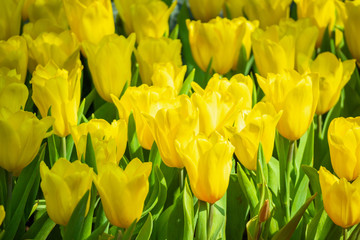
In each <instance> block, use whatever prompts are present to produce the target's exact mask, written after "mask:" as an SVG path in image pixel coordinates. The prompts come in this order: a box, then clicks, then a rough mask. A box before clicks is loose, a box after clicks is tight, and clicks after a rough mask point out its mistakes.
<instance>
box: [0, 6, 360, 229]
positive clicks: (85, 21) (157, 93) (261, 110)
mask: <svg viewBox="0 0 360 240" xmlns="http://www.w3.org/2000/svg"><path fill="white" fill-rule="evenodd" d="M114 3H115V6H116V8H117V10H118V13H119V16H120V20H121V22H122V27H123V32H124V34H125V35H126V36H123V35H118V34H117V33H115V22H114V17H113V9H112V4H111V1H110V0H48V1H43V0H2V1H1V2H0V56H1V57H0V167H1V168H3V169H5V170H6V171H7V172H9V173H11V174H13V175H14V176H15V177H17V176H19V175H20V174H21V172H22V171H23V169H24V168H25V167H26V166H28V165H29V164H30V163H31V162H32V161H33V159H34V158H35V157H36V155H37V154H38V152H39V149H40V146H41V143H42V142H43V140H44V139H46V138H48V137H49V136H51V135H52V134H54V135H56V136H58V137H60V138H62V140H63V141H66V140H65V139H66V138H68V139H69V138H71V139H72V140H73V143H74V145H75V147H76V159H79V160H75V161H69V160H70V159H66V157H67V156H66V151H65V153H64V152H63V153H62V155H61V157H60V158H59V159H57V160H56V162H55V163H54V164H53V165H52V164H49V163H48V162H46V161H42V162H41V164H40V175H41V190H42V193H43V195H44V198H45V201H46V209H47V212H48V215H49V217H50V218H51V219H52V220H53V221H54V222H55V223H57V224H60V225H63V226H66V225H67V224H68V222H69V220H70V218H71V215H72V213H73V211H74V209H75V207H76V206H77V204H78V203H79V201H80V199H81V198H82V197H83V196H84V194H85V193H86V192H87V191H88V190H91V188H92V183H94V186H95V187H96V190H97V192H98V193H99V195H100V198H101V203H102V206H103V209H104V212H105V214H106V217H107V218H108V219H109V221H110V222H111V224H112V225H115V226H118V227H120V228H128V227H130V225H131V224H132V223H133V222H134V221H139V219H140V218H141V216H142V213H143V208H144V203H145V200H146V197H147V196H148V192H149V180H148V178H149V176H150V174H151V172H152V170H153V164H152V163H151V162H148V161H147V160H146V159H145V161H144V162H142V161H143V159H142V160H140V159H138V158H134V159H132V160H131V161H129V163H128V164H127V166H126V168H124V169H123V168H122V167H120V165H121V164H120V162H121V160H122V159H123V158H124V154H125V155H126V151H127V145H129V144H130V143H128V136H129V132H128V129H129V125H130V121H132V120H134V122H135V125H136V136H137V139H138V142H139V144H140V145H141V147H142V148H143V149H145V150H151V149H152V147H153V145H154V144H156V146H157V149H158V151H159V154H160V156H161V159H162V162H163V163H164V164H165V165H166V166H167V167H169V168H178V169H183V168H184V169H186V172H187V176H188V179H189V181H190V186H191V191H192V193H193V194H194V195H195V197H196V198H197V199H199V200H201V201H203V202H208V203H210V204H214V203H216V202H217V201H218V200H220V199H221V198H222V197H223V196H224V195H225V193H226V191H227V189H228V186H229V179H230V174H231V172H232V171H233V172H234V171H235V169H234V159H235V158H236V160H238V161H239V162H240V163H241V164H242V165H243V166H244V167H245V168H246V169H248V170H249V171H256V170H257V167H258V166H259V165H258V164H259V162H258V161H259V160H258V159H259V156H258V149H259V145H260V144H261V146H262V150H263V154H264V158H265V162H267V163H268V162H269V161H270V160H271V158H272V157H273V152H274V141H275V138H276V135H277V132H278V133H279V134H280V135H281V136H282V137H284V138H286V139H288V140H289V141H290V142H291V143H294V142H295V144H296V141H297V140H299V139H300V138H301V137H302V136H303V135H304V134H305V133H306V132H307V131H308V129H309V126H310V125H311V124H312V122H313V119H314V116H315V114H316V115H318V117H319V118H321V116H322V115H324V114H326V113H327V112H328V111H329V110H330V109H332V108H333V107H334V106H335V104H336V103H337V102H338V101H339V99H340V96H341V92H342V89H343V88H344V86H345V85H346V84H347V83H348V81H349V80H350V78H351V76H352V74H353V72H354V70H355V68H356V61H357V63H359V62H360V44H359V43H358V41H357V39H356V37H357V33H358V31H359V27H358V26H360V1H359V0H355V1H346V2H345V3H344V2H342V1H338V0H322V1H313V0H295V1H294V2H293V1H291V0H282V1H281V0H273V1H270V0H262V1H260V0H252V1H239V0H214V1H205V0H189V5H190V11H191V14H192V16H193V17H194V18H195V19H196V20H190V19H186V21H184V22H183V23H182V24H183V25H184V27H185V28H186V29H185V30H186V31H187V35H186V37H187V39H186V41H187V44H188V45H189V46H190V49H191V55H192V58H193V60H194V62H195V63H196V65H197V68H196V70H197V71H199V72H201V71H202V74H204V75H209V77H208V79H206V82H205V84H202V83H201V81H197V79H196V78H195V81H194V82H191V83H184V79H185V76H189V73H190V71H191V70H192V69H190V66H189V65H186V64H188V63H187V62H186V61H185V60H184V58H183V51H184V48H185V47H186V46H185V43H184V42H181V41H180V39H176V38H177V36H175V37H174V38H175V39H174V38H170V37H169V18H170V15H171V13H172V12H173V11H174V9H175V7H176V5H177V1H176V0H175V1H172V2H171V4H170V5H167V4H166V3H165V2H164V1H161V0H114ZM291 4H296V6H297V8H296V9H297V20H294V19H292V18H290V5H291ZM219 15H222V16H224V17H226V18H222V17H219ZM22 22H23V23H25V24H24V25H23V27H21V26H22V25H21V23H22ZM342 30H344V31H342ZM20 32H21V33H22V35H21V36H19V34H20ZM332 32H334V33H335V37H334V41H335V42H334V44H333V47H334V48H339V47H340V46H341V45H344V44H346V45H347V47H348V49H349V51H350V52H351V55H352V57H353V58H354V59H352V60H345V59H344V60H343V61H342V60H341V59H339V58H338V57H337V56H336V55H335V54H334V53H331V52H328V51H324V52H323V51H321V47H322V45H323V43H324V41H329V35H331V34H332ZM343 32H344V34H345V38H343V36H342V33H343ZM345 40H346V42H345ZM81 56H82V57H81ZM183 61H185V63H183ZM241 61H244V62H248V63H251V62H254V63H255V65H256V66H255V65H254V66H253V68H254V71H253V72H252V74H251V75H244V74H242V73H239V72H240V71H239V65H240V64H244V62H241ZM191 67H193V66H191ZM134 69H136V70H135V71H134ZM85 70H89V72H90V73H91V79H92V83H93V85H94V88H95V89H96V92H97V93H98V95H99V96H100V97H101V98H102V99H103V100H105V101H106V102H107V103H105V104H113V105H114V106H115V107H116V109H117V113H114V114H118V115H117V116H118V118H117V119H112V121H111V122H108V121H106V120H104V119H96V118H95V117H96V115H95V116H94V115H93V116H92V117H91V120H88V119H86V117H84V115H82V113H79V107H80V104H81V100H82V99H85V100H88V99H86V98H84V96H83V95H82V94H83V92H82V89H84V86H83V85H84V83H85V80H84V79H83V78H84V76H85V74H84V72H85ZM243 73H245V72H243ZM246 74H248V72H246ZM134 75H135V76H134ZM138 75H139V77H140V79H141V84H139V83H137V82H136V81H133V79H134V78H137V77H138ZM195 76H198V75H195ZM139 82H140V81H139ZM185 84H187V85H188V86H186V85H185ZM190 86H191V87H190ZM87 87H90V86H87ZM184 87H185V88H187V89H185V90H184ZM190 88H191V89H192V90H190ZM262 96H263V98H262V99H260V97H262ZM32 104H34V106H33V105H32ZM90 104H91V103H90ZM115 107H114V111H116V110H115ZM26 110H27V111H26ZM36 111H38V113H39V114H40V115H41V117H40V116H39V115H36V114H35V113H33V112H36ZM38 117H39V118H41V119H39V118H38ZM317 128H319V129H320V131H321V125H320V124H318V126H317ZM89 136H90V137H91V143H92V147H93V150H94V156H95V160H96V168H91V167H89V166H88V165H87V164H86V163H84V159H85V158H86V154H88V152H87V146H88V145H89V144H88V140H89ZM45 141H46V140H45ZM359 141H360V117H357V118H336V119H334V120H333V121H332V122H331V124H330V126H329V130H328V144H329V149H330V157H331V163H332V167H333V169H334V172H335V173H336V175H337V176H338V177H339V178H340V179H339V178H337V177H336V176H334V175H332V174H331V173H330V172H329V171H328V170H326V169H325V168H324V167H320V170H319V179H320V185H321V190H322V198H323V203H324V208H325V210H326V212H327V213H328V215H329V217H330V218H331V219H332V220H333V222H334V223H335V224H337V225H339V226H341V227H343V228H348V227H350V226H353V225H355V224H358V223H360V208H359V207H358V202H359V200H360V180H359V176H360V160H358V159H359V156H357V154H359V153H360V150H358V148H359V146H360V144H359ZM62 144H64V143H62ZM69 154H71V152H70V153H69ZM45 162H46V163H45ZM49 167H50V169H49ZM92 167H93V166H92ZM280 174H285V173H281V172H280ZM257 177H258V176H257ZM352 181H353V182H352ZM287 187H289V186H287ZM281 190H282V191H283V190H284V189H281ZM284 191H285V190H284ZM288 191H290V190H288ZM304 194H305V195H306V193H304ZM89 207H90V195H89V198H88V201H87V207H86V213H87V212H88V210H89ZM271 208H272V207H271ZM4 217H5V212H4V208H3V207H2V206H0V223H1V222H2V220H3V219H4Z"/></svg>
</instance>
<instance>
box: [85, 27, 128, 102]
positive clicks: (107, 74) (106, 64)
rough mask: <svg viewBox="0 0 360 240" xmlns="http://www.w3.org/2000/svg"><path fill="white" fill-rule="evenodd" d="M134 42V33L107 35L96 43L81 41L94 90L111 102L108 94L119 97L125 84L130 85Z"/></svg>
mask: <svg viewBox="0 0 360 240" xmlns="http://www.w3.org/2000/svg"><path fill="white" fill-rule="evenodd" d="M134 44H135V35H134V34H131V35H130V36H129V37H128V38H127V39H126V38H125V37H124V36H118V35H116V34H112V35H108V36H105V37H104V38H103V39H102V40H101V41H100V42H99V43H98V44H93V43H91V42H88V41H85V42H83V45H82V46H83V49H84V51H85V54H86V56H87V59H88V65H89V68H90V71H91V75H92V79H93V83H94V85H95V88H96V91H97V92H98V93H99V95H100V96H101V97H102V98H103V99H105V100H106V101H108V102H112V100H111V97H110V94H114V95H115V96H116V97H117V98H119V97H120V94H121V92H122V90H123V88H124V86H125V84H126V83H128V84H129V85H130V81H131V54H132V52H133V50H134Z"/></svg>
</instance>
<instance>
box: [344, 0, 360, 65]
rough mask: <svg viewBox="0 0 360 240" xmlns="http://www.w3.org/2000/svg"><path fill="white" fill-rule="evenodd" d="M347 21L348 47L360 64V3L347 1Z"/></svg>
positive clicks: (345, 23) (345, 25) (346, 36)
mask: <svg viewBox="0 0 360 240" xmlns="http://www.w3.org/2000/svg"><path fill="white" fill-rule="evenodd" d="M345 9H346V19H345V20H344V33H345V39H346V44H347V47H348V48H349V50H350V53H351V55H352V56H353V58H355V59H356V60H357V62H358V64H359V62H360V45H359V41H358V40H359V25H360V14H359V12H360V1H359V0H356V1H346V2H345Z"/></svg>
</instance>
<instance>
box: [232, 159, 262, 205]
mask: <svg viewBox="0 0 360 240" xmlns="http://www.w3.org/2000/svg"><path fill="white" fill-rule="evenodd" d="M237 171H238V172H237V176H238V181H239V184H240V187H241V190H242V192H243V193H244V195H245V197H246V199H247V200H248V202H249V204H250V211H254V210H255V208H256V206H257V204H258V202H259V200H258V197H257V191H256V188H255V186H254V184H253V183H252V182H251V181H250V180H249V178H248V176H247V175H246V173H245V172H244V170H243V169H242V167H241V165H240V164H239V163H238V164H237Z"/></svg>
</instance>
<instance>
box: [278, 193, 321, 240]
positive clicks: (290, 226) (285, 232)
mask: <svg viewBox="0 0 360 240" xmlns="http://www.w3.org/2000/svg"><path fill="white" fill-rule="evenodd" d="M315 197H316V194H314V195H313V196H311V197H310V198H308V199H307V200H306V202H305V203H304V205H303V206H302V207H301V208H300V209H299V210H298V211H297V213H296V214H295V215H294V216H293V217H292V218H291V220H290V221H289V222H288V223H287V224H286V225H285V226H284V227H282V228H281V229H280V231H279V232H277V233H276V234H275V236H274V237H273V238H272V240H277V239H279V240H280V239H281V240H283V239H290V238H291V236H292V234H293V233H294V231H295V229H296V227H297V225H298V223H299V222H300V220H301V218H302V216H303V215H304V213H305V211H306V209H307V208H308V206H309V205H310V203H311V202H312V200H314V198H315Z"/></svg>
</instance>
